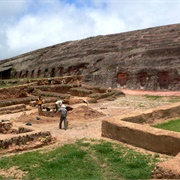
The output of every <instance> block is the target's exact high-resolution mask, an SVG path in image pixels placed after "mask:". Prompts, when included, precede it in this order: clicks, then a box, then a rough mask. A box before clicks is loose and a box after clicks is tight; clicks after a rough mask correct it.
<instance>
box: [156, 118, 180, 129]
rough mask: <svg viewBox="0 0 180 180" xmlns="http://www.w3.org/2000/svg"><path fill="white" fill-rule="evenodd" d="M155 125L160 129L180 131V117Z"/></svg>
mask: <svg viewBox="0 0 180 180" xmlns="http://www.w3.org/2000/svg"><path fill="white" fill-rule="evenodd" d="M153 127H156V128H159V129H165V130H169V131H175V132H180V119H175V120H171V121H169V122H166V123H163V124H157V125H154V126H153Z"/></svg>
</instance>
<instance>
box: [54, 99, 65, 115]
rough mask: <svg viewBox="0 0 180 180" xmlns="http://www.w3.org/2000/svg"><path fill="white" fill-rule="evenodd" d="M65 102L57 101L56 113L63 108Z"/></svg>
mask: <svg viewBox="0 0 180 180" xmlns="http://www.w3.org/2000/svg"><path fill="white" fill-rule="evenodd" d="M62 103H63V101H62V100H57V101H56V102H55V108H56V112H57V111H58V110H59V108H60V107H61V105H62Z"/></svg>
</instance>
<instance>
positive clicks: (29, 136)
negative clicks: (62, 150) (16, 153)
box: [0, 131, 52, 151]
mask: <svg viewBox="0 0 180 180" xmlns="http://www.w3.org/2000/svg"><path fill="white" fill-rule="evenodd" d="M35 141H40V142H41V143H42V144H47V143H49V142H51V141H52V136H51V133H50V132H48V131H47V132H37V131H33V132H30V133H25V134H24V135H22V134H21V135H13V137H10V138H5V139H0V149H8V148H10V147H13V146H21V145H27V144H29V143H34V142H35ZM0 151H1V150H0Z"/></svg>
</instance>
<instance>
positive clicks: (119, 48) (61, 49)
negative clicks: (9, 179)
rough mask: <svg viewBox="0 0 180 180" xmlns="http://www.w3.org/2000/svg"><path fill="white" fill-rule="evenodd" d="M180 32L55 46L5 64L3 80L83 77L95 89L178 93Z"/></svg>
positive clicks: (176, 28) (0, 70)
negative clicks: (95, 87)
mask: <svg viewBox="0 0 180 180" xmlns="http://www.w3.org/2000/svg"><path fill="white" fill-rule="evenodd" d="M179 32H180V24H173V25H167V26H161V27H154V28H148V29H144V30H136V31H131V32H125V33H119V34H111V35H105V36H96V37H90V38H86V39H82V40H77V41H70V42H65V43H61V44H57V45H53V46H50V47H46V48H42V49H38V50H35V51H32V52H28V53H25V54H22V55H19V56H16V57H13V58H9V59H5V60H1V61H0V79H2V80H3V79H12V78H13V79H14V78H15V79H19V78H20V79H26V78H28V79H34V78H48V77H49V78H50V77H51V78H53V77H63V76H72V75H74V76H76V75H82V76H83V79H82V81H83V82H84V83H88V84H90V85H93V86H101V87H106V88H107V87H111V88H115V87H117V88H128V89H144V90H170V91H178V90H180V71H179V69H180V63H179V62H180V36H179ZM47 64H48V66H47Z"/></svg>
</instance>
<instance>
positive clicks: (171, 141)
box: [102, 103, 180, 155]
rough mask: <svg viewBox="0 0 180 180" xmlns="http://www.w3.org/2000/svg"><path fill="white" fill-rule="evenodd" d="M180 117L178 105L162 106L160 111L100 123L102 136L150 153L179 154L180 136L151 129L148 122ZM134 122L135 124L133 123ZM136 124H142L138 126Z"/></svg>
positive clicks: (179, 105) (114, 118) (115, 118)
mask: <svg viewBox="0 0 180 180" xmlns="http://www.w3.org/2000/svg"><path fill="white" fill-rule="evenodd" d="M179 116H180V103H175V104H172V105H171V106H170V107H169V105H168V106H164V107H163V108H162V109H161V108H159V109H156V110H152V111H151V112H150V111H148V112H144V113H143V114H140V115H136V116H132V117H126V118H123V119H119V118H118V117H113V120H112V121H111V120H108V121H106V120H104V121H103V122H102V136H104V137H108V138H111V139H115V140H119V141H122V142H125V143H128V144H132V145H134V146H138V147H141V148H144V149H148V150H150V151H154V152H158V153H163V154H168V155H176V154H178V153H179V152H180V134H179V133H176V132H173V131H166V130H161V129H157V128H153V127H151V126H150V125H149V124H147V123H149V122H152V121H154V120H156V119H160V118H164V117H166V118H167V119H168V118H172V117H179ZM134 122H135V123H134ZM138 123H144V124H145V125H143V124H138Z"/></svg>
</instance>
